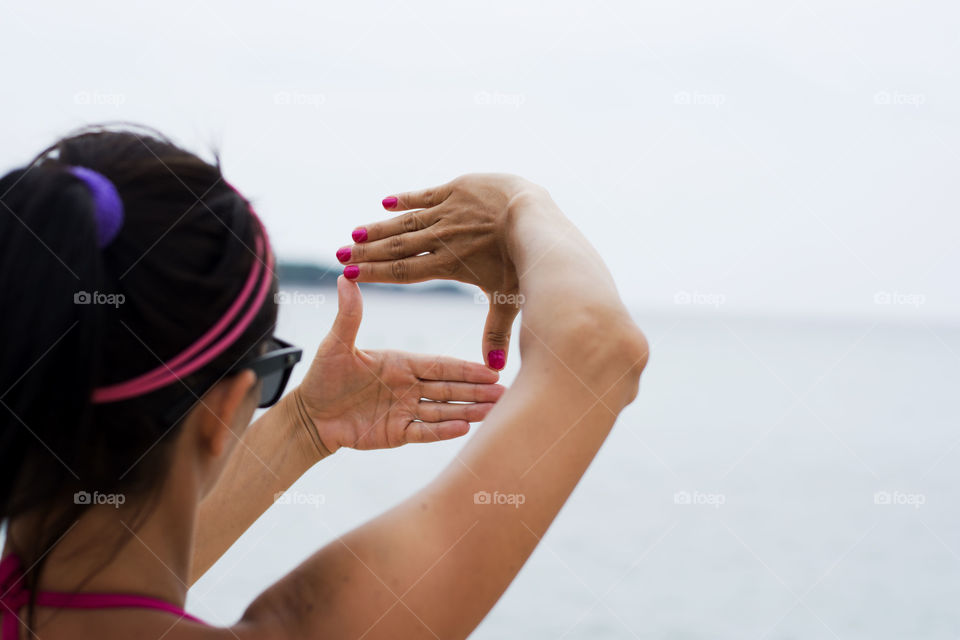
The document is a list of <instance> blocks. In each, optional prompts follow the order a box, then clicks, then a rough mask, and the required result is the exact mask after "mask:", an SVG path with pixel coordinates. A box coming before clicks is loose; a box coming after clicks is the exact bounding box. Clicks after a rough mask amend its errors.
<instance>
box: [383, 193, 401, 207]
mask: <svg viewBox="0 0 960 640" xmlns="http://www.w3.org/2000/svg"><path fill="white" fill-rule="evenodd" d="M398 202H400V200H398V199H397V197H396V196H387V197H386V198H384V199H383V208H384V209H393V208H394V207H395V206H397V203H398Z"/></svg>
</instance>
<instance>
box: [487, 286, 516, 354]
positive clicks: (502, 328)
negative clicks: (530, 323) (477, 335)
mask: <svg viewBox="0 0 960 640" xmlns="http://www.w3.org/2000/svg"><path fill="white" fill-rule="evenodd" d="M519 312H520V307H518V306H517V305H513V304H496V303H494V302H493V301H492V300H491V301H490V311H489V312H488V313H487V324H486V325H485V326H484V327H483V355H484V361H485V362H486V363H487V366H488V367H490V368H491V369H495V370H497V371H500V370H501V369H503V368H504V367H505V366H506V365H507V350H508V349H509V347H510V333H511V331H512V330H513V321H514V320H515V319H516V317H517V314H518V313H519Z"/></svg>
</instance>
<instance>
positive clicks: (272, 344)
mask: <svg viewBox="0 0 960 640" xmlns="http://www.w3.org/2000/svg"><path fill="white" fill-rule="evenodd" d="M302 355H303V350H302V349H300V348H299V347H295V346H293V345H292V344H290V343H289V342H284V341H283V340H281V339H279V338H270V340H269V341H268V342H267V350H266V352H265V353H263V354H262V355H259V356H254V357H252V358H249V359H247V360H243V361H241V362H240V363H238V364H237V365H235V366H234V367H232V368H231V369H229V370H228V371H227V372H226V373H225V374H224V377H226V376H229V375H232V374H235V373H240V372H241V371H243V370H245V369H251V370H253V373H254V374H256V376H257V380H259V381H260V400H259V402H258V403H257V406H258V407H259V408H261V409H265V408H267V407H272V406H273V405H275V404H276V403H277V401H278V400H280V398H281V397H283V391H284V389H286V387H287V383H288V382H289V381H290V374H291V373H292V372H293V367H294V366H295V365H296V364H297V363H298V362H300V357H301V356H302ZM198 395H201V396H202V395H203V394H198ZM197 402H199V400H198V399H197V398H196V397H194V396H193V394H190V395H188V396H187V397H185V398H184V399H183V401H182V402H179V403H177V404H175V405H174V406H173V407H172V408H171V409H170V411H169V412H167V414H166V418H167V423H168V424H172V423H174V422H177V421H179V420H180V419H181V418H183V417H184V416H185V415H186V414H187V412H188V411H190V409H191V408H193V405H195V404H196V403H197Z"/></svg>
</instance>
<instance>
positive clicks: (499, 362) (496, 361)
mask: <svg viewBox="0 0 960 640" xmlns="http://www.w3.org/2000/svg"><path fill="white" fill-rule="evenodd" d="M347 268H348V269H349V268H350V267H347ZM487 363H489V365H490V366H491V367H492V368H494V369H496V370H497V371H500V370H501V369H503V367H504V366H505V365H506V364H507V354H506V353H505V352H504V351H503V349H494V350H493V351H491V352H490V353H488V354H487Z"/></svg>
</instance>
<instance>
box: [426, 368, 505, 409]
mask: <svg viewBox="0 0 960 640" xmlns="http://www.w3.org/2000/svg"><path fill="white" fill-rule="evenodd" d="M483 370H484V371H488V372H490V369H488V368H486V367H483ZM491 373H492V372H491ZM504 391H506V387H504V386H503V385H500V384H470V383H469V382H435V381H429V382H422V383H420V397H421V398H427V399H428V400H438V401H440V402H496V401H497V400H499V399H500V396H502V395H503V392H504Z"/></svg>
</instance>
